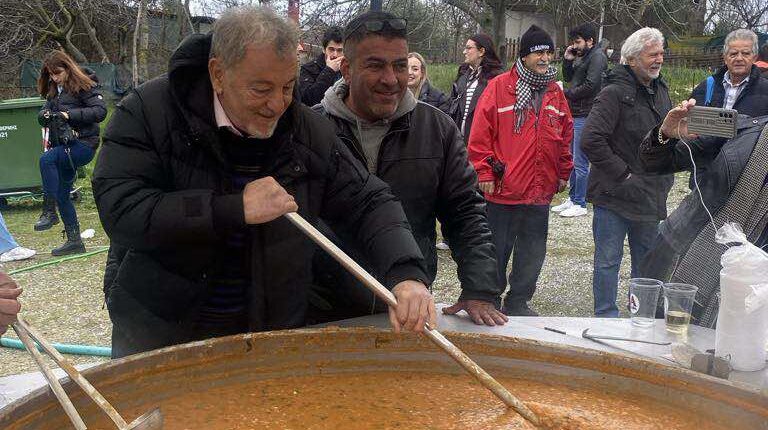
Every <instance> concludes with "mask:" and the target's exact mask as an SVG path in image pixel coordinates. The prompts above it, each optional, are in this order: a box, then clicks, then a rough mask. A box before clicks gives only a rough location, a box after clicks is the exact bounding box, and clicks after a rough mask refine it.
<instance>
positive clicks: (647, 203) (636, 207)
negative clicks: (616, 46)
mask: <svg viewBox="0 0 768 430" xmlns="http://www.w3.org/2000/svg"><path fill="white" fill-rule="evenodd" d="M607 84H608V85H607V86H606V87H605V88H603V90H602V91H600V94H599V95H598V96H597V99H596V100H595V104H594V105H593V106H592V110H591V111H590V112H589V116H587V121H586V123H585V124H584V130H583V131H582V135H581V148H582V150H583V151H584V153H585V154H586V155H587V158H589V161H590V163H592V167H591V170H590V172H589V185H588V187H587V199H588V200H589V201H590V202H592V203H593V204H594V205H596V206H602V207H604V208H606V209H610V210H612V211H614V212H616V213H618V214H619V215H621V216H623V217H625V218H627V219H630V220H633V221H657V220H662V219H664V218H666V217H667V194H668V193H669V190H670V189H671V188H672V181H673V176H672V175H661V176H649V175H646V174H644V173H643V168H642V165H641V163H640V160H639V157H638V148H639V147H640V144H641V143H642V142H643V139H644V138H645V136H646V134H648V132H649V131H650V130H652V129H653V128H654V127H656V125H657V124H659V123H661V121H662V120H663V119H664V117H665V116H666V115H667V112H669V110H670V109H671V108H672V102H671V101H670V99H669V90H668V89H667V84H666V83H664V81H663V80H662V79H661V78H659V79H654V80H653V81H652V83H651V88H646V87H645V86H643V85H642V84H641V83H639V82H638V81H637V78H636V77H635V74H634V73H633V72H632V69H630V68H629V66H617V67H615V68H613V70H611V72H610V73H609V74H608V78H607ZM630 173H631V174H632V175H631V176H630V177H629V178H628V179H627V176H628V175H629V174H630Z"/></svg>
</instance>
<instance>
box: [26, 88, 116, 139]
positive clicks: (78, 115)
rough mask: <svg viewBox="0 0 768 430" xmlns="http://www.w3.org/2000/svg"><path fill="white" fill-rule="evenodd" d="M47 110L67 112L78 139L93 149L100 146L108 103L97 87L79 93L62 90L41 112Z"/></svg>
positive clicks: (46, 103) (48, 101) (47, 102)
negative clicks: (100, 125) (102, 125)
mask: <svg viewBox="0 0 768 430" xmlns="http://www.w3.org/2000/svg"><path fill="white" fill-rule="evenodd" d="M45 110H48V111H51V112H67V113H68V114H69V120H68V121H67V122H68V123H69V125H70V126H71V127H72V129H73V130H74V131H75V132H77V135H78V136H79V137H78V140H80V141H82V142H85V143H86V144H88V145H89V146H91V147H92V148H93V149H96V148H97V147H98V146H99V131H100V130H99V123H100V122H102V121H104V118H106V117H107V105H106V104H105V103H104V98H103V97H102V96H101V93H100V92H99V91H98V90H97V89H96V88H95V87H94V88H91V89H90V90H88V91H80V92H79V93H77V94H70V93H67V92H62V93H60V94H58V95H57V96H56V97H53V98H51V99H48V100H47V101H46V102H45V105H43V107H42V109H41V110H40V112H42V111H45ZM41 125H44V124H41Z"/></svg>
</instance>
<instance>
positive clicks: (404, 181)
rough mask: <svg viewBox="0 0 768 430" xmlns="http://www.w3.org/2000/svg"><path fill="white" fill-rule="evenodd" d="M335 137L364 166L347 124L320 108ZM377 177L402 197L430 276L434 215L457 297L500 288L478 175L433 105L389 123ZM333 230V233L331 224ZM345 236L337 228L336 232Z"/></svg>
mask: <svg viewBox="0 0 768 430" xmlns="http://www.w3.org/2000/svg"><path fill="white" fill-rule="evenodd" d="M314 109H315V110H316V111H317V112H320V113H323V114H325V115H327V116H328V117H329V118H330V119H331V120H333V122H334V123H336V127H337V128H338V130H339V133H340V136H341V140H342V142H344V143H345V144H346V145H347V147H349V149H350V150H351V151H352V153H353V154H354V155H355V156H356V157H357V158H358V160H360V161H361V162H362V163H363V164H364V165H367V161H366V157H365V153H364V151H363V148H362V146H361V145H360V143H359V142H358V141H357V138H356V137H355V134H354V133H353V131H352V127H355V126H356V125H355V124H353V123H350V122H349V121H347V120H344V119H342V118H339V117H336V116H332V115H330V114H328V113H327V112H325V111H324V110H323V108H322V105H318V106H315V108H314ZM378 160H379V161H378V163H377V171H376V176H378V177H379V178H381V179H383V180H384V181H385V182H386V183H387V184H388V185H389V186H390V187H391V188H392V192H393V193H394V194H395V196H397V198H398V199H399V200H400V201H401V202H402V204H403V209H405V214H406V216H407V217H408V222H409V223H410V224H411V227H412V228H413V236H414V237H415V238H416V242H417V243H418V244H419V248H420V249H421V252H422V254H423V255H424V257H425V259H426V262H427V274H428V276H429V278H428V279H429V281H430V282H432V281H433V280H434V279H435V276H436V273H437V250H436V249H435V241H436V229H435V225H436V223H435V221H440V226H441V228H442V232H443V235H444V236H445V237H446V238H448V241H449V242H450V244H451V253H452V255H453V259H454V261H456V263H457V265H458V275H459V281H460V282H461V288H462V293H461V298H462V299H467V300H469V299H471V300H485V301H488V302H494V303H495V302H496V301H497V300H498V299H499V295H500V294H501V293H502V292H503V288H499V286H498V285H497V284H498V283H497V282H496V275H495V274H496V258H495V257H494V255H495V253H494V248H493V244H492V243H491V230H490V228H489V226H488V221H487V219H486V210H485V200H484V199H483V197H482V196H481V195H480V194H479V193H478V191H477V174H476V173H475V169H474V168H473V167H472V165H471V164H470V163H469V161H468V160H467V150H466V148H465V146H464V142H463V141H462V139H461V135H460V134H459V130H458V129H457V128H456V126H455V125H454V124H453V123H452V122H451V120H450V118H448V117H447V116H445V115H443V114H441V113H440V112H439V111H438V110H437V109H435V108H434V107H432V106H429V105H426V104H424V103H418V104H417V105H416V107H415V108H414V109H413V110H412V111H411V112H409V113H407V114H405V115H404V116H402V117H400V118H398V119H397V120H395V121H394V122H393V123H392V126H391V128H390V130H389V131H388V132H387V134H386V135H385V137H384V140H383V141H382V143H381V146H380V148H379V157H378ZM337 233H339V232H338V231H337ZM339 236H340V237H342V238H343V237H344V236H345V234H344V232H340V233H339Z"/></svg>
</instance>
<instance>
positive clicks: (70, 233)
mask: <svg viewBox="0 0 768 430" xmlns="http://www.w3.org/2000/svg"><path fill="white" fill-rule="evenodd" d="M64 233H65V234H66V235H67V241H66V242H64V245H61V246H60V247H58V248H55V249H54V250H53V251H51V255H53V256H54V257H60V256H62V255H70V254H82V253H84V252H85V245H84V244H83V240H82V239H80V225H79V224H73V225H65V226H64ZM62 236H64V234H62Z"/></svg>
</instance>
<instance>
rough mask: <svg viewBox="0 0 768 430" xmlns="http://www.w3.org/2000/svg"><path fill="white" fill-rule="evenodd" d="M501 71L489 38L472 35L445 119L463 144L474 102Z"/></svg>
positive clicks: (482, 35)
mask: <svg viewBox="0 0 768 430" xmlns="http://www.w3.org/2000/svg"><path fill="white" fill-rule="evenodd" d="M503 71H504V66H503V64H502V63H501V60H499V57H498V56H497V55H496V49H495V48H494V46H493V41H492V40H491V38H490V37H488V36H486V35H485V34H476V35H474V36H472V37H470V38H469V39H467V43H466V44H465V45H464V64H462V65H461V66H459V72H458V74H457V76H456V81H455V82H454V83H453V89H452V90H451V99H450V104H449V108H448V115H450V116H451V117H452V118H453V120H454V121H455V122H456V125H457V126H458V127H459V130H461V133H462V134H463V135H464V143H466V142H467V141H468V140H469V133H470V130H471V128H472V118H473V117H474V114H475V106H477V100H478V99H479V98H480V95H481V94H482V93H483V90H484V89H485V86H486V85H487V84H488V81H489V80H491V79H493V78H495V77H496V76H498V75H500V74H501V73H502V72H503Z"/></svg>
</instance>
